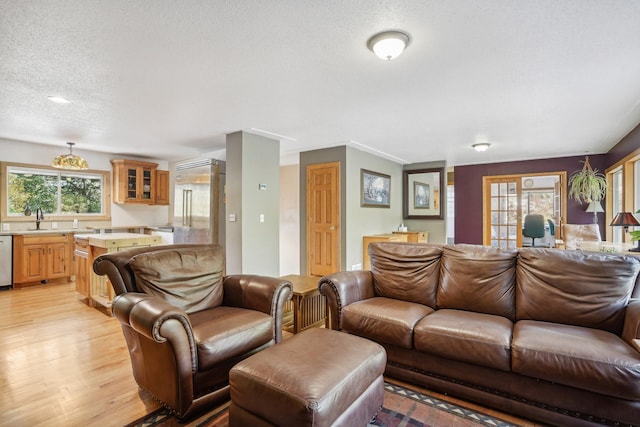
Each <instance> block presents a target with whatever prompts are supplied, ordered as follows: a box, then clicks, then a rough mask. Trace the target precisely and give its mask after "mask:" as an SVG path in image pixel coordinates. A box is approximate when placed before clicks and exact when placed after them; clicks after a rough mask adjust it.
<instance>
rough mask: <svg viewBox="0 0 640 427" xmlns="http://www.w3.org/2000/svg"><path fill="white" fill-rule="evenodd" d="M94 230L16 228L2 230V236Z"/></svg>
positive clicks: (0, 234)
mask: <svg viewBox="0 0 640 427" xmlns="http://www.w3.org/2000/svg"><path fill="white" fill-rule="evenodd" d="M92 232H93V230H90V229H88V228H56V229H46V230H44V229H40V230H16V231H2V232H0V236H20V235H25V236H26V235H34V234H69V233H74V234H78V233H92Z"/></svg>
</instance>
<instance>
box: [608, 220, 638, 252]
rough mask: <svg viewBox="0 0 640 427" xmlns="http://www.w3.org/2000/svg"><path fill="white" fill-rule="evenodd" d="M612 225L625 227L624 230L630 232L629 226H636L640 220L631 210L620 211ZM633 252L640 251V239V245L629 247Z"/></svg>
mask: <svg viewBox="0 0 640 427" xmlns="http://www.w3.org/2000/svg"><path fill="white" fill-rule="evenodd" d="M609 225H611V226H612V227H624V232H625V233H628V232H629V227H636V226H638V225H640V221H638V218H636V216H635V215H634V214H632V213H631V212H618V214H617V215H616V217H615V218H613V221H611V224H609ZM629 251H631V252H640V240H638V246H637V247H635V248H631V249H629Z"/></svg>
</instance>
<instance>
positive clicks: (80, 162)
mask: <svg viewBox="0 0 640 427" xmlns="http://www.w3.org/2000/svg"><path fill="white" fill-rule="evenodd" d="M67 145H68V146H69V154H60V155H59V156H56V157H55V159H53V162H51V166H53V167H54V168H59V169H76V170H84V169H89V165H88V164H87V161H86V160H85V159H83V158H82V157H80V156H76V155H74V154H73V146H74V145H76V144H75V143H73V142H67Z"/></svg>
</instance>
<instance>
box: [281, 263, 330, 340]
mask: <svg viewBox="0 0 640 427" xmlns="http://www.w3.org/2000/svg"><path fill="white" fill-rule="evenodd" d="M282 279H284V280H288V281H290V282H291V283H292V284H293V298H292V300H291V302H290V305H291V308H290V309H289V310H287V311H288V312H289V313H292V314H293V316H292V318H290V320H289V321H286V319H285V321H283V323H284V328H285V329H286V330H287V331H289V332H293V333H294V334H297V333H298V332H300V331H303V330H305V329H308V328H313V327H315V326H321V325H325V327H326V326H327V303H326V299H325V297H324V295H320V291H319V290H318V281H319V280H320V278H319V277H314V276H300V275H297V274H290V275H288V276H283V277H282Z"/></svg>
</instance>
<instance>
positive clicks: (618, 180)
mask: <svg viewBox="0 0 640 427" xmlns="http://www.w3.org/2000/svg"><path fill="white" fill-rule="evenodd" d="M622 190H623V186H622V168H618V169H617V170H616V171H614V172H613V173H612V174H611V207H612V209H613V210H612V212H616V213H617V212H623V211H624V204H623V202H624V200H623V198H622V196H623V194H622ZM612 229H613V230H612V232H613V241H614V242H615V243H622V241H623V239H624V236H623V235H622V227H612Z"/></svg>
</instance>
